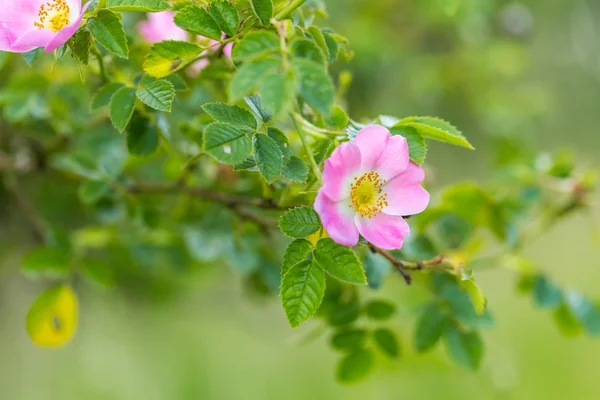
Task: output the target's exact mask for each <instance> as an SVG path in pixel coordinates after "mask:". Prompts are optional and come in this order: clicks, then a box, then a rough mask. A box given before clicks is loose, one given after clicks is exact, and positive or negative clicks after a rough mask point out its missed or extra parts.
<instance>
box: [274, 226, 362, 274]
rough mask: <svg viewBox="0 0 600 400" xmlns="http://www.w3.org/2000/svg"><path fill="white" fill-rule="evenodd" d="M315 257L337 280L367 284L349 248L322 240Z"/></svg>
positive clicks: (318, 244) (359, 264)
mask: <svg viewBox="0 0 600 400" xmlns="http://www.w3.org/2000/svg"><path fill="white" fill-rule="evenodd" d="M280 226H281V223H280ZM314 257H315V260H317V262H318V263H319V265H320V266H321V267H323V269H324V270H325V271H326V272H327V273H328V274H329V275H331V276H333V277H334V278H336V279H339V280H341V281H344V282H348V283H353V284H356V285H364V284H366V283H367V277H366V276H365V270H364V269H363V267H362V263H361V262H360V260H359V259H358V257H356V254H354V252H353V251H352V249H351V248H349V247H344V246H341V245H339V244H337V243H335V242H334V241H333V240H332V239H330V238H325V239H321V240H319V242H318V243H317V248H316V249H315V252H314Z"/></svg>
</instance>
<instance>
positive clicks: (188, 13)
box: [175, 5, 221, 40]
mask: <svg viewBox="0 0 600 400" xmlns="http://www.w3.org/2000/svg"><path fill="white" fill-rule="evenodd" d="M175 24H176V25H177V26H178V27H180V28H181V29H184V30H186V31H188V32H191V33H194V34H196V35H202V36H205V37H207V38H211V39H215V40H221V28H220V27H219V24H218V23H217V21H215V19H214V18H213V17H212V15H210V14H209V12H208V11H206V10H205V9H203V8H200V7H197V6H194V5H190V6H187V7H184V8H182V9H181V10H180V11H179V12H178V13H177V14H176V15H175Z"/></svg>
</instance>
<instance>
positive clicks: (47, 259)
mask: <svg viewBox="0 0 600 400" xmlns="http://www.w3.org/2000/svg"><path fill="white" fill-rule="evenodd" d="M70 264H71V255H70V253H69V251H67V250H66V249H63V248H58V247H38V248H36V249H34V250H32V251H30V252H29V253H27V255H26V256H25V258H23V262H22V264H21V267H22V268H23V271H25V272H26V273H28V274H31V275H44V274H47V275H50V276H54V277H64V276H67V275H68V273H69V270H70V268H71V267H70Z"/></svg>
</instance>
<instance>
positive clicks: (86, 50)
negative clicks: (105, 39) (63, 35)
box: [70, 29, 92, 65]
mask: <svg viewBox="0 0 600 400" xmlns="http://www.w3.org/2000/svg"><path fill="white" fill-rule="evenodd" d="M70 43H71V51H72V52H73V57H75V59H76V60H77V61H79V62H80V63H81V64H83V65H88V62H89V59H90V45H91V43H92V38H91V34H90V32H89V31H88V30H85V29H81V30H79V31H77V33H76V34H75V36H73V37H72V38H71V41H70Z"/></svg>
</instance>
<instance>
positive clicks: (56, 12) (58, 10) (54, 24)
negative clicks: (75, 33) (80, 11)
mask: <svg viewBox="0 0 600 400" xmlns="http://www.w3.org/2000/svg"><path fill="white" fill-rule="evenodd" d="M70 14H71V9H70V8H69V5H68V4H67V3H66V2H65V0H49V1H48V2H47V3H46V4H42V5H41V6H40V10H39V11H38V17H39V18H40V19H39V20H38V21H37V22H34V23H33V25H34V26H35V27H36V28H38V29H47V30H50V31H52V32H58V31H60V30H61V29H62V28H64V27H65V26H67V25H69V15H70Z"/></svg>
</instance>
